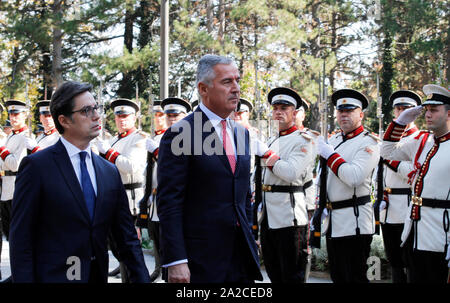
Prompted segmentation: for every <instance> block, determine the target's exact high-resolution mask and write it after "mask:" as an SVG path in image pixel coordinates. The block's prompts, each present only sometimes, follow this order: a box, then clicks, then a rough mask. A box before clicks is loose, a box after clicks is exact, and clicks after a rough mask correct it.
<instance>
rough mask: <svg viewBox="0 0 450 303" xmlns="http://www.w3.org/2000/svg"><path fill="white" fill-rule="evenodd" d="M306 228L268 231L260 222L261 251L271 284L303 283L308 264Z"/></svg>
mask: <svg viewBox="0 0 450 303" xmlns="http://www.w3.org/2000/svg"><path fill="white" fill-rule="evenodd" d="M307 230H308V229H307V226H296V227H295V226H293V227H285V228H278V229H270V228H269V226H268V223H267V214H265V216H264V219H263V221H262V222H261V251H262V255H263V260H264V265H265V267H266V272H267V275H268V276H269V279H270V281H271V282H272V283H305V282H306V281H305V280H306V268H307V264H308V252H307V251H308V250H307Z"/></svg>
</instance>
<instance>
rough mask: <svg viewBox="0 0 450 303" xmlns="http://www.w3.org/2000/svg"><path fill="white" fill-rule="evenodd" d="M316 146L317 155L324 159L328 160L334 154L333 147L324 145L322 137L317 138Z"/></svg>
mask: <svg viewBox="0 0 450 303" xmlns="http://www.w3.org/2000/svg"><path fill="white" fill-rule="evenodd" d="M317 141H318V145H319V155H321V156H322V157H323V158H324V159H328V158H329V157H330V156H331V155H332V154H333V153H334V147H333V146H331V145H330V144H328V143H325V140H324V138H323V136H319V139H318V140H317Z"/></svg>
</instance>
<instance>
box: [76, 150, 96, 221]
mask: <svg viewBox="0 0 450 303" xmlns="http://www.w3.org/2000/svg"><path fill="white" fill-rule="evenodd" d="M86 155H87V152H85V151H82V152H80V169H81V187H82V189H83V195H84V200H85V201H86V206H87V209H88V212H89V216H90V217H91V220H92V218H93V217H94V207H95V191H94V187H93V186H92V182H91V178H90V177H89V173H88V170H87V167H86Z"/></svg>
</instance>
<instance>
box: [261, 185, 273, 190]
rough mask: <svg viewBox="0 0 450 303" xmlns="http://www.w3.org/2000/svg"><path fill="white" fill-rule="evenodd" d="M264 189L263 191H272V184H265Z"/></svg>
mask: <svg viewBox="0 0 450 303" xmlns="http://www.w3.org/2000/svg"><path fill="white" fill-rule="evenodd" d="M262 190H263V191H272V186H270V185H266V184H263V186H262Z"/></svg>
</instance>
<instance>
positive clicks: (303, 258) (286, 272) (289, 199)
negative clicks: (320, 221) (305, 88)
mask: <svg viewBox="0 0 450 303" xmlns="http://www.w3.org/2000/svg"><path fill="white" fill-rule="evenodd" d="M268 98H269V102H270V103H271V104H272V105H273V104H280V103H281V104H292V105H296V108H298V107H299V106H301V102H302V100H301V98H300V96H298V95H297V93H295V92H294V91H292V90H290V89H287V88H275V89H273V90H272V91H271V92H270V93H269V96H268ZM284 102H288V103H284ZM268 147H269V149H270V150H269V151H268V152H267V153H266V154H265V155H264V156H263V160H262V163H261V165H262V166H263V172H262V179H263V186H262V190H263V205H264V210H263V219H262V222H261V249H262V254H263V259H264V264H265V267H266V270H267V274H268V276H269V278H270V280H271V281H272V282H273V283H280V282H291V283H292V282H295V283H303V282H305V276H306V274H305V271H306V266H307V262H308V258H307V256H308V254H307V234H308V228H307V224H308V214H307V207H306V201H305V193H304V190H303V186H304V183H303V182H304V178H303V177H302V176H303V175H305V174H306V172H307V169H308V167H309V166H310V165H311V162H312V161H314V160H313V151H312V149H313V146H312V138H311V137H310V136H309V135H307V134H306V133H304V132H300V131H299V130H298V129H297V127H296V126H295V125H293V126H292V127H291V128H289V129H287V130H284V131H281V132H280V133H279V135H278V136H274V137H272V138H270V139H269V141H268ZM265 159H267V160H265ZM274 161H275V162H274Z"/></svg>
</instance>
